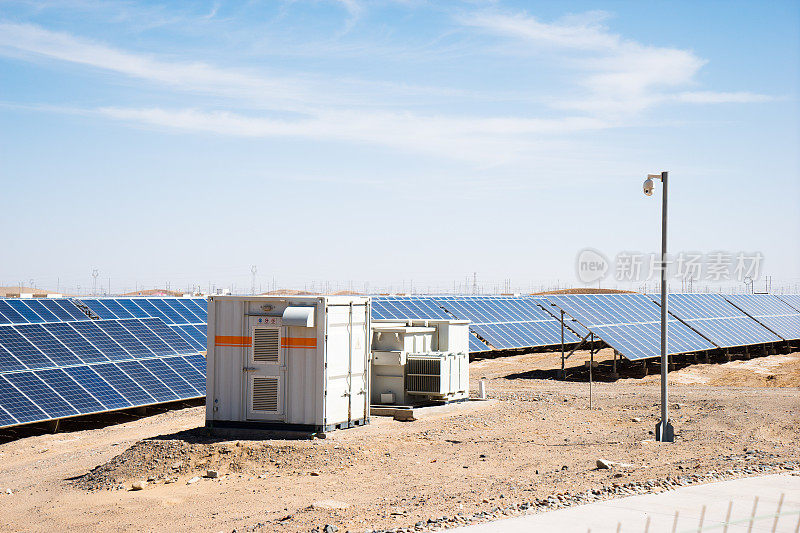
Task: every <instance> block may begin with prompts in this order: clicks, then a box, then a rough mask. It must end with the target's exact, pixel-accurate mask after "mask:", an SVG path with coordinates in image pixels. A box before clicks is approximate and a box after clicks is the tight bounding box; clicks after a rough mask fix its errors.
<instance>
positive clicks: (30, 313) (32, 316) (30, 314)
mask: <svg viewBox="0 0 800 533" xmlns="http://www.w3.org/2000/svg"><path fill="white" fill-rule="evenodd" d="M6 303H7V304H8V305H9V307H11V308H12V309H14V311H16V312H17V313H19V314H20V315H22V316H23V317H24V318H25V322H34V323H35V322H44V319H43V318H42V317H40V316H39V315H37V314H36V313H35V312H34V310H33V309H31V308H30V307H28V306H27V305H25V302H24V301H23V300H18V299H16V298H12V299H10V300H6Z"/></svg>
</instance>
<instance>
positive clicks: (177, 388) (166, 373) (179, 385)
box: [141, 359, 205, 398]
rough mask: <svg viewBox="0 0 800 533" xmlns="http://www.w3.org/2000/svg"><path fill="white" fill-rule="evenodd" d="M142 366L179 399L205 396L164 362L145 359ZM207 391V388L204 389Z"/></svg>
mask: <svg viewBox="0 0 800 533" xmlns="http://www.w3.org/2000/svg"><path fill="white" fill-rule="evenodd" d="M141 363H142V366H144V367H145V368H146V369H147V370H148V371H150V373H151V374H153V375H154V376H155V377H156V378H158V379H159V381H161V382H162V383H164V384H165V385H166V386H167V387H169V389H170V390H172V391H173V392H175V394H177V396H178V397H182V398H191V397H192V396H197V395H198V394H199V395H203V394H205V392H199V391H198V390H197V389H195V388H194V387H192V385H191V384H190V383H189V382H188V381H186V380H185V379H183V378H182V377H181V376H180V375H178V373H177V372H175V371H174V370H173V369H172V368H170V367H169V366H168V365H167V364H165V363H164V361H162V360H160V359H145V360H143V361H141ZM204 389H205V387H204Z"/></svg>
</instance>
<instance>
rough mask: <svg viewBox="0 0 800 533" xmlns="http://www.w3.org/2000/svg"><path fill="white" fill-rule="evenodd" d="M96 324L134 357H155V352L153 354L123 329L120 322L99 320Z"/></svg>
mask: <svg viewBox="0 0 800 533" xmlns="http://www.w3.org/2000/svg"><path fill="white" fill-rule="evenodd" d="M96 323H97V325H98V326H99V327H100V329H102V330H103V331H104V332H105V333H107V334H108V336H109V337H111V338H112V339H114V340H115V341H117V343H118V344H119V345H120V346H122V347H123V348H125V351H127V352H128V353H129V354H131V355H132V356H134V357H137V358H138V357H151V356H152V355H153V352H151V351H150V350H149V349H148V348H147V346H145V345H144V344H143V343H142V342H141V341H139V340H138V339H137V338H136V337H134V336H133V335H131V334H130V332H129V331H128V330H127V329H125V328H123V327H122V326H121V325H120V323H119V322H118V321H116V320H98V321H97V322H96Z"/></svg>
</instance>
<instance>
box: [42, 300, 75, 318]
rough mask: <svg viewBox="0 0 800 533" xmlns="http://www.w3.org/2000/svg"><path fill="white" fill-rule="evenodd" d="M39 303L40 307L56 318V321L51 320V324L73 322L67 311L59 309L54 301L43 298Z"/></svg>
mask: <svg viewBox="0 0 800 533" xmlns="http://www.w3.org/2000/svg"><path fill="white" fill-rule="evenodd" d="M39 303H40V305H41V306H42V307H44V308H45V309H47V310H48V311H49V312H50V314H52V315H53V316H55V317H56V319H57V320H53V322H70V321H72V320H75V317H73V316H72V315H71V314H69V313H68V312H67V310H66V309H64V308H63V307H61V306H60V305H59V304H58V302H57V301H55V300H50V299H47V298H44V299H42V300H41V301H40V302H39ZM84 318H86V317H84Z"/></svg>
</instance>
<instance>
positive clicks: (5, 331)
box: [0, 326, 55, 368]
mask: <svg viewBox="0 0 800 533" xmlns="http://www.w3.org/2000/svg"><path fill="white" fill-rule="evenodd" d="M0 345H2V346H3V348H5V349H6V350H7V351H8V352H10V353H11V355H13V356H14V357H16V358H17V359H19V361H20V362H21V363H22V364H24V365H25V366H26V367H27V368H50V367H53V366H55V365H54V364H53V362H52V361H51V360H50V359H48V358H47V356H45V355H44V354H43V353H42V352H40V351H39V349H38V348H36V346H34V345H33V344H31V343H30V341H28V340H27V339H26V338H25V337H23V336H22V335H20V333H19V332H18V331H17V330H15V329H14V328H13V326H0Z"/></svg>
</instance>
